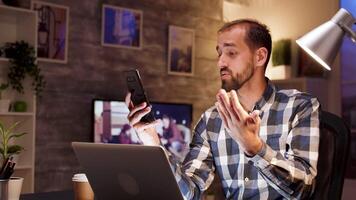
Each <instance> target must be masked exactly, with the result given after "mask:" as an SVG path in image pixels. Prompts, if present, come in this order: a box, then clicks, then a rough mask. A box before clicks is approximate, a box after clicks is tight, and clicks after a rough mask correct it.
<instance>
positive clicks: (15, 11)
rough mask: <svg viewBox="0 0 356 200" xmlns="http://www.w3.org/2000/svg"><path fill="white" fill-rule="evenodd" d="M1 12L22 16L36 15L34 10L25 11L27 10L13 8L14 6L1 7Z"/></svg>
mask: <svg viewBox="0 0 356 200" xmlns="http://www.w3.org/2000/svg"><path fill="white" fill-rule="evenodd" d="M0 11H1V13H4V14H7V15H9V14H12V15H13V14H21V13H28V14H32V13H34V11H33V10H29V9H25V8H18V7H13V6H6V5H0Z"/></svg>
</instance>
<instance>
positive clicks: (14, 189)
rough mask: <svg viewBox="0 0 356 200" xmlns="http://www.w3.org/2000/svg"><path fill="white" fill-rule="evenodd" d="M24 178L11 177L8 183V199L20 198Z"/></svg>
mask: <svg viewBox="0 0 356 200" xmlns="http://www.w3.org/2000/svg"><path fill="white" fill-rule="evenodd" d="M22 183H23V178H22V177H11V178H10V180H9V184H8V200H19V199H20V194H21V189H22Z"/></svg>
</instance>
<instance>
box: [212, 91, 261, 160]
mask: <svg viewBox="0 0 356 200" xmlns="http://www.w3.org/2000/svg"><path fill="white" fill-rule="evenodd" d="M216 98H217V103H216V107H217V109H218V112H219V114H220V116H221V119H222V121H223V124H224V126H225V127H226V128H227V129H228V133H229V134H230V136H231V137H232V138H233V139H234V140H235V141H236V142H237V143H238V144H239V145H240V146H241V147H242V149H243V150H244V152H245V153H246V154H247V155H249V156H254V155H255V154H257V153H258V152H259V151H260V150H261V148H262V146H263V142H262V140H261V138H260V137H259V130H260V124H261V119H260V117H259V111H257V110H255V111H253V112H252V113H250V114H248V113H247V112H246V111H245V109H244V108H243V107H242V105H241V103H240V101H239V99H238V97H237V93H236V91H235V90H231V92H230V94H229V95H228V94H227V93H226V91H225V90H224V89H220V90H219V92H218V94H217V95H216Z"/></svg>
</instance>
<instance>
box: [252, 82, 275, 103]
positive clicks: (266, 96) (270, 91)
mask: <svg viewBox="0 0 356 200" xmlns="http://www.w3.org/2000/svg"><path fill="white" fill-rule="evenodd" d="M265 79H266V82H267V86H266V89H265V91H264V92H263V95H262V97H261V98H260V99H259V100H258V101H257V102H256V104H255V107H254V108H253V110H261V109H262V107H263V106H264V105H265V104H266V103H267V102H268V101H269V100H270V99H271V97H272V96H274V94H275V93H276V87H275V86H274V84H273V83H272V82H271V81H270V80H269V79H268V78H267V77H265Z"/></svg>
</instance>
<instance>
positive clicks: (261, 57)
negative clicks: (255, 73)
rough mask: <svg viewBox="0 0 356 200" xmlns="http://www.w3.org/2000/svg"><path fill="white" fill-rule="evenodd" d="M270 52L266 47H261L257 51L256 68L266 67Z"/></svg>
mask: <svg viewBox="0 0 356 200" xmlns="http://www.w3.org/2000/svg"><path fill="white" fill-rule="evenodd" d="M267 55H268V50H267V49H266V48H265V47H260V48H258V49H257V50H256V51H255V59H254V61H255V66H256V67H260V66H263V67H264V65H265V63H266V61H267Z"/></svg>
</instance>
